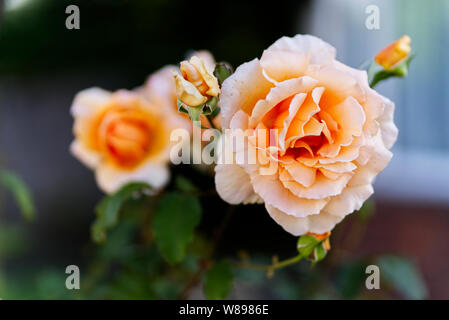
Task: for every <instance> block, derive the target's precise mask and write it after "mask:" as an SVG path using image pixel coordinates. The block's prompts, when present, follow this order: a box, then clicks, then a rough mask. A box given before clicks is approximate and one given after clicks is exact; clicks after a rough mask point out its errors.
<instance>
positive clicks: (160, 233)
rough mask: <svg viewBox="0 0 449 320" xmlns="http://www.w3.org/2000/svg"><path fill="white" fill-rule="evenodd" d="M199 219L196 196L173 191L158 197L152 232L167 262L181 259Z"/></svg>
mask: <svg viewBox="0 0 449 320" xmlns="http://www.w3.org/2000/svg"><path fill="white" fill-rule="evenodd" d="M200 220H201V205H200V203H199V201H198V199H197V198H195V197H192V196H189V195H186V194H180V193H178V192H172V193H169V194H166V195H165V196H164V197H163V198H162V199H161V200H160V203H159V205H158V207H157V209H156V212H155V216H154V219H153V233H154V238H155V241H156V244H157V247H158V249H159V251H160V252H161V254H162V256H163V257H164V258H165V260H167V262H169V263H170V264H175V263H179V262H181V261H182V260H183V259H184V256H185V254H186V248H187V246H188V245H189V243H190V242H191V241H192V240H193V235H194V230H195V227H196V226H197V225H198V224H199V222H200Z"/></svg>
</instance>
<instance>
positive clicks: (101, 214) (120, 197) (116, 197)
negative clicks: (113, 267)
mask: <svg viewBox="0 0 449 320" xmlns="http://www.w3.org/2000/svg"><path fill="white" fill-rule="evenodd" d="M148 190H151V187H150V186H149V185H148V184H146V183H140V182H132V183H129V184H127V185H125V186H123V187H122V188H121V189H120V190H119V191H117V192H116V193H114V194H112V195H108V196H106V197H104V198H103V200H101V201H100V203H99V204H98V205H97V207H96V208H95V211H96V214H97V218H96V220H95V222H94V223H93V225H92V230H91V232H92V239H93V240H94V241H95V242H97V243H102V242H104V241H105V240H106V232H107V230H108V229H110V228H112V227H113V226H115V225H116V224H117V222H118V217H119V213H120V209H121V208H122V206H123V205H124V204H125V203H126V202H127V201H128V200H130V199H131V198H133V197H139V196H141V194H142V193H144V192H146V191H148Z"/></svg>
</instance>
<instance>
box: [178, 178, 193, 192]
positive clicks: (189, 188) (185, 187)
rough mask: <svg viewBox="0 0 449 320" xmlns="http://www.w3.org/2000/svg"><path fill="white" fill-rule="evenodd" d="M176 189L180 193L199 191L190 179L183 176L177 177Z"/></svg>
mask: <svg viewBox="0 0 449 320" xmlns="http://www.w3.org/2000/svg"><path fill="white" fill-rule="evenodd" d="M175 187H176V189H178V190H179V191H185V192H195V191H197V190H198V189H197V188H196V187H195V185H194V184H193V183H192V182H191V181H190V180H189V179H187V178H186V177H184V176H181V175H178V176H176V180H175Z"/></svg>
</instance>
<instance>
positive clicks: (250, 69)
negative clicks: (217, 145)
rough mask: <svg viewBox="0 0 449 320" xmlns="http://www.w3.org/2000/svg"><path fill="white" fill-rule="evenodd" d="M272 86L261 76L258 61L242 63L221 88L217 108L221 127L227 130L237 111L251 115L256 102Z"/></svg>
mask: <svg viewBox="0 0 449 320" xmlns="http://www.w3.org/2000/svg"><path fill="white" fill-rule="evenodd" d="M272 86H273V84H272V83H270V82H269V81H268V80H267V79H265V77H264V76H263V74H262V67H261V66H260V62H259V60H258V59H254V60H252V61H250V62H247V63H244V64H242V65H241V66H239V67H238V68H237V69H236V70H235V72H234V73H233V74H232V75H231V76H230V77H229V78H227V79H226V80H225V81H224V82H223V85H222V88H221V92H222V93H221V96H220V102H219V106H220V108H221V112H220V113H221V126H222V128H224V129H226V128H229V123H230V121H231V118H232V117H233V116H234V114H235V113H236V112H237V110H243V111H244V112H245V113H247V114H248V115H250V114H251V112H252V110H253V108H254V106H255V104H256V102H257V101H258V100H260V99H264V98H265V97H266V95H267V93H268V91H269V90H270V89H271V87H272Z"/></svg>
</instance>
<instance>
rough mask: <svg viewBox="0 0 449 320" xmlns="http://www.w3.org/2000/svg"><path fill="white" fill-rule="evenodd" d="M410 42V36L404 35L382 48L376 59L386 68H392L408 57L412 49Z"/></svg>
mask: <svg viewBox="0 0 449 320" xmlns="http://www.w3.org/2000/svg"><path fill="white" fill-rule="evenodd" d="M410 42H411V40H410V37H409V36H407V35H405V36H402V37H401V38H400V39H399V40H397V41H395V42H393V43H392V44H390V45H388V46H387V47H385V48H384V49H382V50H381V51H380V52H379V53H378V54H377V55H376V57H375V59H374V60H375V61H376V62H377V63H378V64H380V65H381V66H382V67H384V68H385V69H387V70H390V69H392V68H393V67H395V66H396V65H397V64H398V63H399V62H401V61H402V60H404V59H405V58H407V56H408V55H409V53H410V50H411V49H410Z"/></svg>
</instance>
